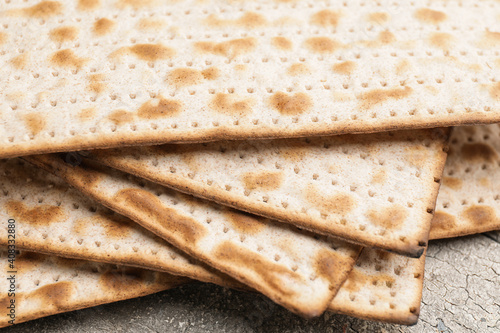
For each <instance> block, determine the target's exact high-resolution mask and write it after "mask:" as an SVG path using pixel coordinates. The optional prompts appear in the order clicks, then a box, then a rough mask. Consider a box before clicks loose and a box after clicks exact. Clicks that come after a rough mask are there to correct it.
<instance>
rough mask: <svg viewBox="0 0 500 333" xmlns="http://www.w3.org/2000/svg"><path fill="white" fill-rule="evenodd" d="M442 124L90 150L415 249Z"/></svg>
mask: <svg viewBox="0 0 500 333" xmlns="http://www.w3.org/2000/svg"><path fill="white" fill-rule="evenodd" d="M446 134H447V131H445V130H442V129H434V130H419V131H401V132H394V133H377V134H369V135H347V136H332V137H318V138H308V139H281V140H264V141H250V142H248V141H244V142H241V141H225V142H214V143H208V144H207V143H206V144H195V145H162V146H150V147H130V148H122V149H111V150H95V151H91V152H89V153H90V155H89V156H90V157H91V158H94V159H97V160H98V161H100V162H102V163H105V164H107V165H110V166H112V167H114V168H118V169H121V170H123V171H126V172H129V173H132V174H135V175H137V176H140V177H143V178H147V179H149V180H151V181H153V182H157V183H161V184H163V185H166V186H170V187H173V188H175V189H177V190H180V191H183V192H187V193H189V194H193V195H195V196H200V197H203V198H206V199H209V200H214V201H217V202H220V203H222V204H224V205H229V206H234V207H235V208H237V209H242V210H246V211H249V212H252V213H255V214H259V215H263V216H267V217H269V218H274V219H277V220H281V221H286V222H289V223H292V224H295V225H297V226H299V227H301V228H306V229H309V230H313V231H315V232H320V233H322V234H330V235H335V236H338V237H342V238H344V239H346V240H349V241H353V242H356V243H360V244H363V245H367V246H375V247H380V248H385V249H390V250H391V251H396V252H399V253H403V254H405V255H410V256H419V255H420V254H421V253H422V252H423V251H424V248H425V246H426V244H427V239H428V234H429V228H430V221H431V218H432V213H433V209H434V204H435V201H436V196H437V193H438V188H439V183H438V181H439V179H440V178H441V174H442V170H443V167H444V163H445V160H446V153H445V152H443V148H444V145H445V141H446Z"/></svg>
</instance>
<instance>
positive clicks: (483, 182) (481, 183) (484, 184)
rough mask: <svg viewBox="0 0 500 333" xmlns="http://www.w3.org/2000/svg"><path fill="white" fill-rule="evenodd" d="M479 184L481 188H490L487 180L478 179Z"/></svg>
mask: <svg viewBox="0 0 500 333" xmlns="http://www.w3.org/2000/svg"><path fill="white" fill-rule="evenodd" d="M479 184H480V185H481V186H484V187H490V186H491V183H490V180H489V179H488V178H481V179H479Z"/></svg>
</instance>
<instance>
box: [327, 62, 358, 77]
mask: <svg viewBox="0 0 500 333" xmlns="http://www.w3.org/2000/svg"><path fill="white" fill-rule="evenodd" d="M355 68H356V63H355V62H354V61H349V60H347V61H343V62H339V63H338V64H335V65H333V67H332V69H333V71H334V72H335V73H337V74H342V75H351V74H352V72H353V71H354V69H355Z"/></svg>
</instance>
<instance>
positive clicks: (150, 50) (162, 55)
mask: <svg viewBox="0 0 500 333" xmlns="http://www.w3.org/2000/svg"><path fill="white" fill-rule="evenodd" d="M128 50H129V51H130V52H131V53H132V54H133V55H134V56H136V57H137V58H139V59H141V60H145V61H156V60H163V59H168V58H171V57H172V56H174V55H175V51H174V50H173V49H171V48H169V47H166V46H163V45H162V44H136V45H134V46H130V47H128Z"/></svg>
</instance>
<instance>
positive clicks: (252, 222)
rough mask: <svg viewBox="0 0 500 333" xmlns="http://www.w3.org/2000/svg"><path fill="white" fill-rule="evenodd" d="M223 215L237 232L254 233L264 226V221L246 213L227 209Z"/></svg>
mask: <svg viewBox="0 0 500 333" xmlns="http://www.w3.org/2000/svg"><path fill="white" fill-rule="evenodd" d="M224 216H225V217H226V219H227V220H228V221H229V222H230V223H231V225H232V226H233V227H234V228H235V229H236V230H238V231H239V232H243V233H246V234H251V235H255V234H257V233H259V232H260V231H262V229H265V228H266V225H265V224H264V223H262V222H260V221H259V220H257V219H256V218H255V217H254V216H252V215H250V214H247V213H243V212H237V211H234V210H227V211H226V212H224Z"/></svg>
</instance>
